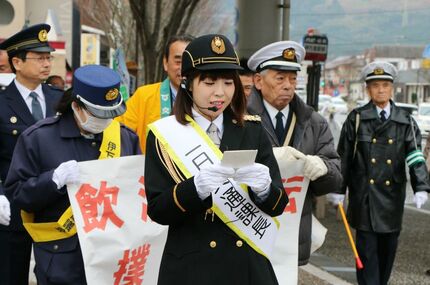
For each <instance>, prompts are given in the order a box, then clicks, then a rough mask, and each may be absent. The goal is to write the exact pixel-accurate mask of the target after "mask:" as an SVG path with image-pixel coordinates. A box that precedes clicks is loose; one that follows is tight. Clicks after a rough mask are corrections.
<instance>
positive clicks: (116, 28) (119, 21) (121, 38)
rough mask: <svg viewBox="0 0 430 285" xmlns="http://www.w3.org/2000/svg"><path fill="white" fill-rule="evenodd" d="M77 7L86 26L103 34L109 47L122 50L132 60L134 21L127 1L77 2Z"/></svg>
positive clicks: (84, 0) (82, 0) (83, 0)
mask: <svg viewBox="0 0 430 285" xmlns="http://www.w3.org/2000/svg"><path fill="white" fill-rule="evenodd" d="M79 7H80V13H81V17H82V18H83V21H84V22H85V23H86V24H87V25H93V26H95V27H97V28H99V29H101V30H102V31H104V32H105V35H106V37H105V39H106V41H107V45H108V46H109V47H111V48H113V49H117V48H122V49H123V51H124V54H125V56H126V57H127V58H130V57H133V58H134V53H135V47H136V37H135V33H134V30H135V21H134V18H133V17H132V15H131V10H130V5H129V3H128V2H127V1H123V0H98V1H96V0H79Z"/></svg>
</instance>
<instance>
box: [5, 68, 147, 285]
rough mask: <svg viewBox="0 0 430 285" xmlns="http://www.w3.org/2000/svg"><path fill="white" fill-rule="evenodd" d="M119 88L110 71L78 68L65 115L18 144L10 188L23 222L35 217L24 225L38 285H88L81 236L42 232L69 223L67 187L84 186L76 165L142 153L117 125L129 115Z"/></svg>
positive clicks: (35, 128) (64, 101)
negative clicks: (118, 119) (31, 244)
mask: <svg viewBox="0 0 430 285" xmlns="http://www.w3.org/2000/svg"><path fill="white" fill-rule="evenodd" d="M119 86H120V77H119V76H118V74H117V73H116V72H114V71H113V70H111V69H109V68H107V67H103V66H98V65H87V66H84V67H80V68H78V69H77V70H76V71H75V72H74V78H73V89H72V90H69V91H66V92H65V94H64V96H63V97H62V99H61V101H60V103H59V105H58V109H57V111H58V112H59V113H61V115H59V116H56V117H51V118H47V119H45V120H42V121H39V122H38V123H37V124H35V125H33V126H32V127H30V128H29V129H27V130H26V131H25V132H24V133H23V134H22V135H21V136H20V138H19V139H18V142H17V144H16V147H15V151H14V155H13V158H12V162H11V166H10V170H9V174H8V177H7V179H6V183H5V188H6V192H7V195H8V197H11V198H12V197H13V198H12V202H13V203H15V204H16V205H17V206H18V207H19V208H21V209H23V210H24V211H25V212H23V217H27V216H28V215H27V214H26V213H32V214H33V215H34V218H33V221H32V220H28V221H27V219H25V221H26V229H27V230H28V231H29V233H30V235H31V236H32V237H33V239H34V257H35V260H36V268H35V273H36V277H37V282H38V284H86V281H85V272H84V265H83V261H82V254H81V251H80V246H79V241H78V237H77V235H76V234H75V235H73V236H71V237H70V236H67V235H65V236H63V235H62V234H63V232H61V231H60V232H57V228H58V227H53V228H48V229H47V230H46V231H45V232H49V234H50V235H49V236H47V235H46V234H45V233H40V232H38V229H39V228H41V227H49V225H50V224H52V222H56V221H57V220H58V219H59V218H60V217H66V218H67V217H68V216H67V215H68V214H67V209H68V208H69V206H70V202H69V198H68V196H67V191H66V190H67V189H66V184H68V183H76V182H79V169H78V164H77V161H86V160H94V159H97V158H106V157H107V158H108V157H111V156H113V157H116V156H127V155H134V154H139V153H140V147H139V139H138V137H137V136H136V134H135V133H134V132H132V131H131V130H129V129H128V128H126V127H124V126H120V123H118V122H116V121H113V120H112V119H113V118H114V117H116V116H118V115H121V114H122V113H124V112H125V104H124V102H123V100H122V96H121V94H120V93H119ZM105 130H109V131H105ZM112 144H114V145H115V147H112ZM118 146H119V147H118ZM115 153H116V154H115ZM27 222H28V225H27ZM34 224H36V225H37V226H38V227H37V228H36V227H33V225H34ZM68 231H70V229H68Z"/></svg>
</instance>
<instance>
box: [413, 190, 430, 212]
mask: <svg viewBox="0 0 430 285" xmlns="http://www.w3.org/2000/svg"><path fill="white" fill-rule="evenodd" d="M427 199H428V194H427V192H426V191H419V192H417V193H415V195H414V202H415V205H417V208H418V209H421V206H422V205H424V204H425V203H426V201H427Z"/></svg>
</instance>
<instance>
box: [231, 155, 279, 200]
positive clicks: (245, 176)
mask: <svg viewBox="0 0 430 285" xmlns="http://www.w3.org/2000/svg"><path fill="white" fill-rule="evenodd" d="M234 180H235V181H236V182H237V183H239V184H241V183H244V184H246V185H248V186H249V187H251V190H252V191H253V192H254V193H255V194H257V195H258V194H259V193H263V192H265V190H266V191H267V190H268V189H269V187H270V183H272V178H271V177H270V171H269V168H268V167H267V166H266V165H263V164H260V163H253V164H251V165H248V166H243V167H240V168H238V169H237V170H236V174H235V175H234Z"/></svg>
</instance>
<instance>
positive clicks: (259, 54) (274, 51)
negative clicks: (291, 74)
mask: <svg viewBox="0 0 430 285" xmlns="http://www.w3.org/2000/svg"><path fill="white" fill-rule="evenodd" d="M305 54H306V51H305V48H304V47H303V46H302V45H300V44H298V43H296V42H294V41H280V42H275V43H271V44H269V45H267V46H264V47H262V48H261V49H259V50H257V51H256V52H255V53H254V54H253V55H252V56H251V57H250V58H249V60H248V67H249V69H251V70H253V71H255V72H260V71H263V70H265V69H275V70H285V71H299V70H300V67H301V62H302V60H303V59H304V58H305Z"/></svg>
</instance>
